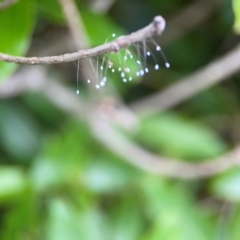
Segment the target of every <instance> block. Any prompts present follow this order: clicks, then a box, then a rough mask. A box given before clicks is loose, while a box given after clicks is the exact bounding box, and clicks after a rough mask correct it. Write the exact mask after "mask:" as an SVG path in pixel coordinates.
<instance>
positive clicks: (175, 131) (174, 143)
mask: <svg viewBox="0 0 240 240" xmlns="http://www.w3.org/2000/svg"><path fill="white" fill-rule="evenodd" d="M137 139H138V140H140V141H141V142H142V143H145V144H146V145H147V146H149V147H150V148H152V149H153V150H155V151H158V152H162V153H164V154H165V155H167V156H171V157H176V158H183V159H191V160H200V159H204V158H212V157H216V156H218V155H220V154H222V153H224V152H225V151H226V149H227V147H226V145H225V144H224V142H223V141H221V139H220V138H218V136H217V135H216V134H215V133H214V132H213V131H211V130H210V129H208V128H207V127H206V126H204V125H203V124H200V123H198V122H195V121H191V120H187V119H185V118H183V117H181V116H179V115H177V114H172V113H165V114H161V115H157V116H153V117H150V118H146V119H143V121H142V128H141V129H140V132H139V134H138V135H137Z"/></svg>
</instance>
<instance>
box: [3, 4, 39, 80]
mask: <svg viewBox="0 0 240 240" xmlns="http://www.w3.org/2000/svg"><path fill="white" fill-rule="evenodd" d="M34 13H35V5H34V3H33V1H32V0H20V1H18V3H16V4H13V5H12V6H11V7H9V8H6V9H4V10H1V11H0V36H1V37H0V52H3V53H6V54H10V55H16V56H22V55H25V53H26V51H27V49H28V46H29V43H30V36H31V33H32V29H33V25H34V22H35V15H34ZM16 68H17V65H16V64H13V63H5V62H0V69H1V71H0V82H1V81H3V80H4V79H6V78H7V77H8V76H9V75H10V74H12V73H13V71H14V70H16Z"/></svg>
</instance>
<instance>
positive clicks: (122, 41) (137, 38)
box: [0, 16, 165, 65]
mask: <svg viewBox="0 0 240 240" xmlns="http://www.w3.org/2000/svg"><path fill="white" fill-rule="evenodd" d="M164 29H165V20H164V19H163V18H162V17H161V16H156V17H155V18H154V19H153V22H152V23H150V24H149V25H148V26H146V27H144V28H142V29H140V30H138V31H136V32H134V33H131V34H129V35H127V36H121V37H119V38H117V39H116V40H114V41H112V42H109V43H106V44H103V45H100V46H98V47H95V48H92V49H88V50H80V51H78V52H74V53H67V54H64V55H60V56H50V57H39V58H38V57H29V58H28V57H15V56H11V55H8V54H4V53H0V60H2V61H6V62H14V63H20V64H31V65H34V64H42V65H47V64H57V63H65V62H73V61H76V60H79V59H83V58H88V57H94V56H99V55H102V54H105V53H109V52H118V51H119V50H120V49H121V48H125V47H128V46H130V45H132V44H133V43H136V42H141V41H142V40H143V39H145V38H148V37H151V36H153V35H155V34H157V35H161V34H162V32H163V31H164Z"/></svg>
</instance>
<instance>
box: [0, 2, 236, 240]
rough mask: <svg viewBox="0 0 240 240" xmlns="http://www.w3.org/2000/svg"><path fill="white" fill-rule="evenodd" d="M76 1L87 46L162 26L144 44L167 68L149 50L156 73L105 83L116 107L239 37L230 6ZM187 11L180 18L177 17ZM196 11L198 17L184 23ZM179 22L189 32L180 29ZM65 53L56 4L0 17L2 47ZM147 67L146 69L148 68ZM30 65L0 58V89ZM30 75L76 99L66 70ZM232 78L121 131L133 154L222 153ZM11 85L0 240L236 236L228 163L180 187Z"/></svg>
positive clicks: (231, 121)
mask: <svg viewBox="0 0 240 240" xmlns="http://www.w3.org/2000/svg"><path fill="white" fill-rule="evenodd" d="M76 3H77V5H78V8H79V11H80V13H81V16H82V19H83V22H84V26H85V28H86V30H87V33H88V35H89V36H88V37H89V38H90V41H91V45H92V46H95V45H99V44H102V43H104V41H105V40H106V38H107V37H108V36H109V35H110V34H112V33H113V32H114V33H116V34H117V35H118V36H119V35H121V34H126V33H130V32H132V31H135V30H137V29H140V28H142V27H144V26H145V25H147V24H149V23H150V22H151V21H152V19H153V17H154V16H156V15H159V14H160V15H162V16H163V17H164V18H165V19H166V21H167V28H166V31H165V32H164V33H163V36H162V37H156V38H155V40H156V41H157V42H158V43H159V44H160V45H161V47H162V49H163V50H164V52H165V54H166V56H167V59H168V61H169V62H170V63H171V68H170V69H165V68H164V62H163V59H162V57H161V56H158V55H156V58H157V61H158V62H159V64H160V66H161V70H160V71H154V70H152V71H150V73H149V75H146V76H144V77H143V78H142V79H137V80H135V81H134V82H131V83H127V84H124V83H122V82H121V81H119V80H117V79H114V78H113V80H112V84H113V88H114V91H115V92H117V94H116V96H118V97H119V96H120V97H121V98H122V99H123V100H124V102H125V103H126V104H131V103H133V102H134V101H138V100H140V99H141V98H143V97H146V96H148V95H150V94H152V93H155V92H158V91H161V90H163V89H164V88H165V87H166V86H170V85H171V84H174V83H176V82H177V81H178V80H179V79H180V78H182V77H184V76H186V75H187V74H191V73H193V72H194V71H195V70H197V69H199V68H200V67H202V66H205V65H207V64H208V63H210V62H211V61H213V60H214V59H217V58H218V57H220V56H222V55H223V54H225V53H227V52H228V51H230V50H231V49H233V48H234V46H236V45H237V43H238V42H239V39H240V38H239V36H238V35H237V32H238V31H239V22H240V21H238V17H239V15H240V13H239V12H240V6H239V0H235V1H233V2H231V1H230V0H214V1H212V0H209V1H206V0H205V1H204V0H191V1H190V0H148V1H147V0H142V1H137V0H109V1H104V0H101V1H98V0H96V1H94V0H92V1H86V0H76ZM192 6H195V8H193V10H191V11H192V12H191V11H190V12H191V15H190V16H191V17H190V18H189V17H188V18H184V17H183V19H182V20H181V21H180V20H179V21H176V19H177V16H179V14H183V16H184V11H185V10H186V9H188V8H189V7H192ZM199 6H201V7H199ZM233 6H234V10H233ZM234 13H235V17H234ZM205 15H206V16H205ZM188 16H189V15H188ZM199 16H200V18H201V16H205V17H203V18H202V20H201V21H199V23H196V24H194V22H195V18H197V17H199ZM174 19H175V20H174ZM234 19H236V20H234ZM234 21H235V25H234ZM168 23H169V25H168ZM170 23H171V24H170ZM189 23H193V25H192V27H189V28H188V27H186V28H185V26H188V24H189ZM190 25H191V24H190ZM233 25H234V26H235V32H234V31H233ZM149 47H151V45H149ZM75 50H76V47H75V46H74V43H73V42H72V40H71V37H70V36H69V33H68V29H67V26H66V22H65V18H64V15H63V14H62V12H61V7H60V5H59V3H58V2H57V0H51V1H47V0H36V1H32V0H19V2H18V3H16V4H14V5H13V6H11V7H9V8H8V9H4V10H1V11H0V51H1V52H4V53H8V54H12V55H23V56H24V55H29V56H33V55H37V56H44V55H46V56H47V55H55V54H63V53H66V52H72V51H75ZM148 64H149V65H148V66H149V68H150V69H153V66H154V61H149V63H148ZM239 64H240V59H239ZM17 68H18V69H17ZM31 68H33V69H34V67H31V66H29V67H25V66H21V67H20V68H19V66H17V65H14V64H10V63H3V62H0V81H2V86H6V85H4V84H8V81H9V84H10V80H8V78H13V77H14V76H16V78H17V76H18V74H19V72H21V71H23V70H24V69H27V70H26V71H28V70H29V71H31ZM41 69H44V71H46V72H47V73H46V74H47V75H48V76H49V79H47V80H48V81H49V84H50V82H51V81H52V79H55V80H56V79H57V81H59V82H61V83H62V84H63V85H64V86H65V87H66V88H71V89H72V90H73V94H75V92H76V72H77V67H76V65H74V64H73V63H68V64H60V65H54V66H49V67H44V68H41ZM89 69H90V70H91V67H90V66H89ZM16 70H17V71H16ZM14 74H15V75H14ZM38 74H40V73H39V71H37V72H36V75H38ZM35 77H36V76H34V74H33V76H32V82H33V83H34V82H35ZM84 78H85V77H84V74H80V95H81V96H83V98H84V99H85V100H86V101H87V102H92V98H93V96H92V94H90V93H89V89H88V88H87V87H86V85H85V84H83V83H84V81H85V80H86V79H84ZM15 80H16V79H15ZM239 80H240V78H239V74H235V75H234V76H232V77H231V78H228V79H227V81H225V82H221V83H219V84H216V85H215V86H213V87H211V88H209V89H207V90H205V91H202V92H200V93H198V94H197V95H195V96H194V97H192V98H191V99H189V100H188V101H185V102H184V103H182V104H180V105H178V106H177V107H174V108H172V109H170V110H168V111H165V112H164V113H161V114H160V113H159V114H154V115H152V116H149V117H148V118H143V117H139V120H138V121H139V126H138V127H137V128H136V129H135V130H134V131H127V130H126V129H125V130H122V129H120V131H121V132H122V133H123V134H125V136H128V137H129V138H131V139H132V140H133V141H135V142H137V143H138V144H139V145H140V146H142V147H143V148H146V149H148V150H149V151H152V152H154V153H156V154H159V155H161V156H165V157H171V158H174V159H179V161H186V162H191V163H196V162H202V161H204V160H205V159H210V158H214V157H218V156H221V155H222V154H224V153H226V152H227V151H230V150H231V149H232V148H233V147H234V146H235V145H237V144H238V142H239V140H240V137H239V136H240V135H239V133H240V110H239V107H240V103H239V99H240V85H239ZM16 81H17V83H18V84H17V85H16V86H17V89H15V90H14V91H13V93H14V94H9V95H8V94H7V95H4V94H2V95H1V89H0V240H28V239H29V240H79V239H83V240H101V239H102V240H107V239H109V240H136V239H140V240H160V239H162V240H193V239H194V240H213V239H218V240H239V239H240V205H239V202H240V170H239V169H238V168H233V169H231V170H229V171H226V172H224V173H221V174H219V175H217V176H213V177H209V178H207V179H203V180H202V179H194V180H188V181H183V180H181V179H175V178H174V179H173V178H170V177H169V178H167V177H163V176H160V175H158V176H157V175H154V174H151V173H148V172H147V171H143V170H140V169H138V168H137V167H134V166H133V165H130V164H128V163H126V161H125V159H122V158H121V157H120V156H118V155H117V154H115V153H114V152H112V151H110V150H108V148H107V147H105V146H103V145H102V144H101V143H99V141H97V140H96V138H95V136H94V135H93V133H92V131H91V129H90V128H89V124H88V122H87V121H85V120H78V119H77V118H76V116H73V115H72V114H70V113H68V112H67V111H63V110H62V109H60V108H58V107H57V106H55V105H54V104H53V102H51V101H49V99H47V98H46V96H45V95H44V94H42V92H41V91H44V90H41V91H38V89H40V88H41V86H39V85H37V83H36V86H33V88H34V89H35V90H24V91H21V89H20V90H19V88H22V87H24V79H17V80H16ZM16 81H15V82H16ZM21 81H22V83H21ZM33 85H34V84H33ZM2 86H0V88H1V87H2ZM14 86H15V85H14V84H13V87H14ZM16 86H15V88H16ZM18 90H19V91H18ZM94 91H97V90H94ZM108 91H109V92H110V93H111V90H108ZM2 92H3V91H2ZM109 92H107V91H106V93H102V95H101V98H104V97H105V96H107V94H109ZM54 94H55V95H52V97H53V98H54V97H55V96H57V95H58V94H59V92H58V91H57V90H56V92H55V93H54ZM114 94H115V93H114ZM114 94H113V93H111V95H113V96H114ZM93 95H94V94H93ZM63 97H64V96H63ZM63 101H68V99H63ZM89 108H92V105H91V106H89ZM89 111H90V110H89ZM95 121H98V119H97V118H96V119H95ZM122 121H123V122H124V121H125V119H124V116H123V119H122ZM119 128H120V127H119ZM102 134H104V132H103V133H102ZM112 141H114V139H113V140H112ZM122 151H126V149H124V147H123V149H122Z"/></svg>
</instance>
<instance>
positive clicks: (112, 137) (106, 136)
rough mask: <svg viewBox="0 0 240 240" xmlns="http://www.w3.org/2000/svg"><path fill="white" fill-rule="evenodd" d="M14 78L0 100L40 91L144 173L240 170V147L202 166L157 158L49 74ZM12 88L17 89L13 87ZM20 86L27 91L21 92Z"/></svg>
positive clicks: (197, 174)
mask: <svg viewBox="0 0 240 240" xmlns="http://www.w3.org/2000/svg"><path fill="white" fill-rule="evenodd" d="M36 73H38V74H36ZM33 75H35V76H38V77H37V81H36V82H37V83H36V84H33V82H32V76H33ZM12 78H13V79H12V80H13V82H12V80H9V81H7V82H6V83H5V85H2V86H0V96H1V95H2V97H11V96H16V95H17V94H21V93H22V92H21V91H23V92H25V91H29V90H35V91H38V92H39V93H41V94H43V95H44V96H46V97H47V99H48V100H49V101H51V102H52V103H53V104H54V105H55V106H56V107H58V108H59V109H61V110H62V111H63V112H66V113H67V114H68V115H72V116H73V117H76V118H78V119H80V120H81V121H82V120H84V121H85V122H86V123H87V124H89V126H90V128H91V129H92V132H93V135H94V137H95V138H96V139H97V140H98V141H99V142H100V143H101V144H103V145H104V146H105V147H106V148H108V149H109V150H111V151H113V152H114V153H116V154H118V155H119V156H121V157H122V158H123V159H124V160H125V161H127V162H128V163H130V164H132V165H133V166H136V167H138V168H140V169H143V170H144V171H147V172H150V173H153V174H157V175H163V176H166V177H172V178H180V179H199V178H206V177H211V176H214V175H216V174H219V173H222V172H225V171H227V170H228V169H230V168H232V167H235V166H238V167H239V166H240V145H239V146H237V147H236V148H235V149H233V150H232V151H230V152H229V153H227V154H225V155H223V156H221V157H219V158H215V159H206V160H205V161H203V162H201V163H188V162H184V161H183V160H178V159H169V158H164V157H161V156H158V155H155V154H153V153H151V152H149V151H147V150H145V149H143V148H142V147H141V146H139V145H137V144H136V143H134V142H133V141H131V140H129V139H128V138H127V137H126V136H124V135H123V134H121V133H120V132H119V131H117V130H116V129H115V128H114V127H113V125H112V124H111V122H110V121H105V120H104V119H103V118H102V114H101V111H100V112H99V111H94V110H91V108H90V106H88V104H87V103H86V101H84V99H82V98H81V96H79V95H76V94H75V93H73V91H72V90H70V89H67V88H66V87H65V86H63V85H62V84H61V83H59V81H57V80H56V79H51V81H49V80H50V78H52V76H51V77H50V76H49V75H48V74H47V71H46V70H45V69H44V68H42V67H40V66H35V67H30V68H29V69H24V68H23V69H22V70H21V71H18V73H17V74H16V75H15V76H13V77H12ZM13 84H15V87H12V85H13ZM21 86H24V87H23V88H21ZM16 89H17V91H16ZM18 89H20V91H19V90H18ZM56 92H57V93H58V94H56Z"/></svg>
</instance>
